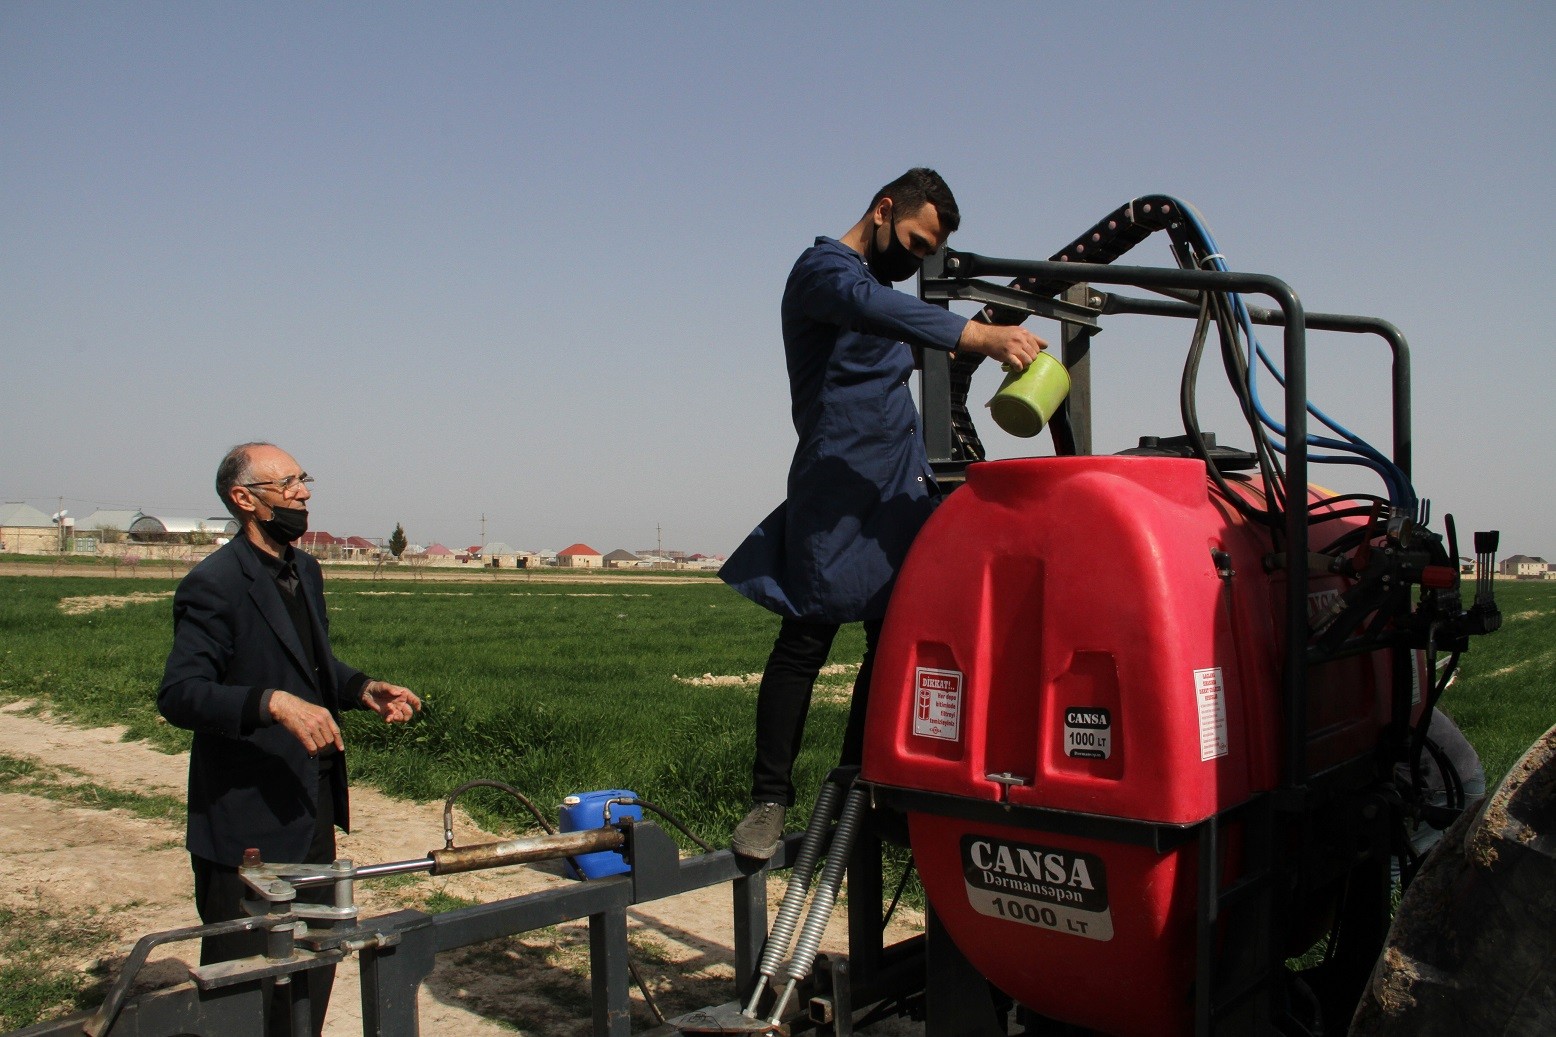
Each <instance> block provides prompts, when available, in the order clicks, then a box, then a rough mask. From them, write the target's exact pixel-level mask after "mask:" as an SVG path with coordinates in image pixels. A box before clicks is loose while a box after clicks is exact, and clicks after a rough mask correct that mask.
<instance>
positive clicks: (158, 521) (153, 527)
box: [125, 513, 238, 544]
mask: <svg viewBox="0 0 1556 1037" xmlns="http://www.w3.org/2000/svg"><path fill="white" fill-rule="evenodd" d="M125 532H127V533H128V534H129V538H130V539H131V540H134V541H136V542H137V543H142V544H195V543H206V544H209V543H211V542H213V541H215V540H217V539H220V538H225V537H231V536H235V535H237V532H238V520H237V519H235V518H232V517H231V516H230V515H216V516H212V517H211V518H179V517H177V516H173V515H147V514H144V513H142V515H141V516H140V518H138V519H136V520H135V521H134V522H131V523H130V528H129V529H128V530H126V531H125Z"/></svg>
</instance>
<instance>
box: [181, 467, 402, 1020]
mask: <svg viewBox="0 0 1556 1037" xmlns="http://www.w3.org/2000/svg"><path fill="white" fill-rule="evenodd" d="M310 482H312V479H310V478H309V476H308V474H307V473H306V472H304V471H303V470H302V468H300V467H299V466H298V464H297V462H296V460H294V459H293V458H292V456H291V455H290V454H288V453H287V452H286V451H284V450H282V449H280V448H279V447H277V446H274V445H273V444H270V443H244V444H242V445H241V446H236V447H233V448H232V450H230V451H228V453H227V456H226V457H224V458H223V459H222V462H221V465H220V466H219V467H218V469H217V473H216V492H217V495H218V496H219V497H220V498H221V501H222V504H223V505H225V506H226V508H227V510H228V511H229V512H231V513H232V515H233V516H234V517H235V518H236V519H237V520H238V522H239V523H240V525H241V527H242V528H241V530H240V531H239V533H238V535H237V536H235V537H234V538H233V539H232V541H231V542H230V543H228V544H227V545H226V546H224V547H222V548H221V549H220V550H218V551H216V552H215V553H214V554H212V555H211V556H210V557H209V558H206V559H205V560H204V561H202V562H201V563H200V564H199V565H197V566H195V567H194V568H193V569H192V570H190V572H189V575H188V576H186V577H184V580H183V582H182V583H180V584H179V586H178V592H177V594H176V595H175V596H174V599H173V649H172V651H171V652H170V653H169V654H168V659H167V667H166V670H165V671H164V674H163V678H162V689H161V691H160V692H159V693H158V695H157V707H158V709H160V710H161V712H162V715H163V716H164V717H166V718H167V719H168V721H169V722H170V723H173V724H176V725H178V726H179V727H184V728H188V729H189V730H191V731H193V732H194V733H195V735H194V744H193V746H192V747H191V749H190V752H189V828H188V836H187V840H186V843H185V845H186V846H187V847H188V849H189V853H190V860H191V864H192V866H193V868H194V878H195V906H196V908H197V909H198V911H199V913H200V919H201V920H202V921H203V922H207V923H210V922H221V921H227V920H230V919H234V918H242V917H245V912H244V910H243V906H242V901H243V899H244V894H245V887H244V885H243V882H242V880H241V879H239V878H238V867H239V865H240V864H241V863H242V860H243V851H244V850H245V849H247V848H249V847H254V848H256V849H258V850H259V852H260V854H261V856H262V857H263V858H264V859H265V860H267V861H303V862H307V863H315V864H318V863H328V862H330V861H332V860H334V859H335V828H336V826H339V827H340V828H342V829H344V830H347V831H349V830H350V828H349V822H350V816H349V813H348V807H347V798H346V761H345V748H346V747H345V742H344V741H343V740H342V738H341V733H340V714H341V713H342V712H344V711H345V710H348V709H371V710H373V711H374V712H375V713H377V714H378V715H379V716H381V717H383V719H384V720H385V721H386V722H388V723H396V722H401V721H405V720H409V719H410V718H411V717H412V716H413V715H414V714H415V712H416V711H417V710H419V709H420V708H421V700H420V699H419V698H417V697H416V695H415V694H413V693H412V692H411V691H410V690H409V689H407V688H402V687H399V686H398V685H394V684H390V683H388V682H386V681H381V680H374V679H373V678H370V677H368V676H367V675H366V674H364V673H362V672H361V671H359V670H356V669H354V668H353V667H351V666H348V665H346V664H345V663H343V662H341V661H340V660H339V659H336V658H335V655H334V653H333V652H332V651H331V650H330V641H329V616H328V614H327V613H326V611H325V606H324V582H323V577H322V575H321V574H320V571H319V563H318V562H317V561H315V560H314V559H313V558H312V557H311V556H309V555H308V554H306V553H304V552H301V551H296V550H294V549H293V547H292V542H293V541H295V540H296V539H297V538H298V537H300V536H302V534H303V533H304V532H305V531H306V530H307V528H308V510H307V502H308V500H309V498H310V496H311V494H310V493H309V489H308V484H309V483H310ZM305 892H313V893H317V894H318V899H322V900H325V901H326V902H327V901H328V888H327V887H325V888H324V889H322V890H316V891H305ZM300 899H309V898H308V897H300ZM263 946H264V944H263V934H262V933H259V934H256V933H244V934H239V935H237V936H229V937H217V938H215V939H211V940H207V941H206V942H205V945H204V946H202V948H201V954H200V961H201V963H202V964H208V963H210V962H216V961H226V960H230V959H232V958H236V957H243V956H246V955H250V954H257V953H261V952H262V950H263ZM320 972H321V973H323V972H325V970H320ZM319 979H321V980H322V981H323V982H322V983H320V982H317V981H316V982H315V983H314V989H312V990H311V991H310V994H311V1001H312V1009H313V1028H314V1032H315V1033H318V1032H320V1031H321V1030H322V1028H323V1024H324V1009H325V1007H326V1005H327V1003H328V999H329V986H330V984H331V982H332V981H333V973H332V971H330V972H329V973H328V974H324V975H320V976H319ZM320 987H322V988H323V989H319V988H320ZM283 992H284V990H283ZM283 1000H285V1001H289V1000H290V999H289V998H286V999H279V998H278V999H277V1000H276V1001H275V1002H274V1004H273V1006H272V1008H273V1010H272V1020H273V1024H275V1025H276V1026H277V1027H280V1026H281V1025H282V1024H283V1023H284V1006H283V1004H282V1001H283ZM278 1017H279V1018H278ZM282 1032H285V1031H284V1030H283V1031H282Z"/></svg>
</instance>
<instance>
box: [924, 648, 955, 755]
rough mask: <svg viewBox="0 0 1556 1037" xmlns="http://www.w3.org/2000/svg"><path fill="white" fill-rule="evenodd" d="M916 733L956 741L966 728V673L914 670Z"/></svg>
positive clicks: (927, 668)
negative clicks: (963, 677)
mask: <svg viewBox="0 0 1556 1037" xmlns="http://www.w3.org/2000/svg"><path fill="white" fill-rule="evenodd" d="M913 686H914V702H913V733H914V734H916V735H922V736H923V737H925V738H943V739H945V740H946V741H948V742H954V741H956V740H957V739H958V738H960V737H961V731H962V674H961V672H960V671H959V670H933V669H930V668H929V667H927V666H920V667H918V668H917V669H915V670H914V671H913Z"/></svg>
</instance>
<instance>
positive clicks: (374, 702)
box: [362, 681, 421, 724]
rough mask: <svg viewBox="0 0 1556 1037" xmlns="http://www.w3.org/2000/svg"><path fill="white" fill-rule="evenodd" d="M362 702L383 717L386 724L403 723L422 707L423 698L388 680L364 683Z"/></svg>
mask: <svg viewBox="0 0 1556 1037" xmlns="http://www.w3.org/2000/svg"><path fill="white" fill-rule="evenodd" d="M362 704H363V705H364V706H366V707H367V708H368V709H371V710H372V711H373V712H374V713H377V714H378V715H379V716H381V717H383V718H384V723H386V724H403V723H405V722H406V721H407V720H409V719H410V718H411V717H413V716H415V715H416V713H417V712H418V711H419V710H420V709H421V699H419V698H417V697H416V693H415V692H414V691H412V690H411V689H410V688H402V687H400V686H399V685H398V684H390V683H389V682H388V681H368V682H367V683H366V684H364V685H362Z"/></svg>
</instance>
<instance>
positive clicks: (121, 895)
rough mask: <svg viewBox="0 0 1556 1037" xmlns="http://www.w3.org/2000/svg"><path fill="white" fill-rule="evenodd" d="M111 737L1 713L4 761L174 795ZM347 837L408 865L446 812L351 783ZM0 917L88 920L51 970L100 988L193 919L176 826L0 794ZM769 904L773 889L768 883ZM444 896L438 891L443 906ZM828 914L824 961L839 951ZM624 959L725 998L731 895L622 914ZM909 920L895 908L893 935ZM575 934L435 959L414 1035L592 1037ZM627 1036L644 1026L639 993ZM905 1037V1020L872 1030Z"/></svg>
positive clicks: (419, 882)
mask: <svg viewBox="0 0 1556 1037" xmlns="http://www.w3.org/2000/svg"><path fill="white" fill-rule="evenodd" d="M121 736H122V731H120V730H119V729H116V728H95V729H83V728H79V727H74V726H71V725H68V724H64V723H60V722H56V721H54V720H52V719H50V718H49V717H47V716H45V715H36V714H34V713H32V712H31V711H30V709H29V704H28V703H11V704H9V705H6V706H4V707H0V753H3V754H5V755H8V756H12V757H20V758H27V759H31V760H35V761H37V762H38V763H40V764H42V765H45V766H47V767H49V768H53V769H54V773H55V775H56V777H57V778H58V779H60V780H69V779H71V777H72V776H75V777H76V780H82V781H90V782H92V783H95V784H96V785H99V786H105V787H107V788H111V789H118V790H124V791H131V792H138V793H141V794H147V795H149V794H158V793H161V794H166V795H172V796H177V797H180V798H181V797H182V796H183V791H184V779H185V769H186V765H187V764H186V758H185V757H184V756H182V755H179V756H169V755H166V754H163V753H160V752H158V751H156V750H154V749H152V748H149V747H148V746H146V745H145V744H144V743H139V742H125V741H122V740H121ZM351 814H352V821H353V827H354V828H355V831H354V832H352V833H351V834H350V835H342V836H341V838H340V854H341V856H343V857H349V858H351V859H352V860H354V861H356V862H357V863H359V864H366V863H375V862H384V861H399V860H409V859H414V858H420V857H423V856H425V855H426V853H427V852H428V851H429V850H431V849H434V848H437V847H441V846H442V844H443V838H442V803H441V802H436V803H410V802H405V801H400V800H393V799H390V798H388V797H386V796H384V795H383V794H381V793H379V792H378V791H377V790H375V789H372V788H367V787H362V786H358V787H356V788H354V789H353V790H352V794H351ZM456 832H457V839H458V841H459V842H460V843H461V844H463V843H467V842H479V841H482V840H484V839H490V838H496V836H493V835H491V834H490V833H483V832H481V831H479V830H478V829H477V828H475V826H474V825H473V824H471V822H470V821H469V819H468V818H467V817H458V818H457V819H456ZM0 846H3V847H4V848H5V849H4V852H3V853H0V906H3V907H6V908H11V909H13V910H18V911H27V912H42V913H44V914H47V915H49V916H51V917H54V918H66V919H68V918H72V917H82V916H90V919H91V926H90V927H93V928H95V929H96V930H98V933H99V938H98V939H97V940H96V941H95V943H94V945H93V946H92V948H91V950H90V951H89V952H88V953H85V954H80V955H78V960H73V961H66V962H61V963H60V964H61V966H62V967H66V968H78V969H82V970H85V971H88V972H90V973H92V974H93V976H94V977H95V978H96V979H97V980H98V981H99V982H101V983H102V984H103V985H104V986H106V984H107V982H109V981H111V979H112V978H113V976H114V975H115V974H116V972H117V967H118V964H119V963H120V962H122V960H123V958H124V956H125V955H126V954H127V953H128V951H129V950H130V948H131V946H132V945H133V944H134V942H135V940H136V939H137V938H138V937H140V936H141V935H143V934H145V933H148V932H155V931H161V930H166V929H173V928H177V927H181V926H186V925H194V924H197V923H198V918H197V917H196V915H195V912H194V906H193V903H192V900H191V896H190V871H189V858H188V855H187V853H186V852H185V851H184V849H183V829H182V825H181V824H175V823H172V822H167V821H154V820H146V819H143V818H140V817H136V816H134V815H132V814H131V813H129V812H128V811H125V810H120V809H94V808H87V807H81V806H73V805H69V804H67V803H62V802H60V801H58V800H55V799H50V798H43V797H40V796H35V795H28V794H19V793H5V794H0ZM568 881H570V880H568V879H566V878H564V877H562V875H561V874H560V868H559V867H553V866H549V865H542V866H534V867H518V868H511V869H506V870H501V871H487V872H476V873H471V874H467V875H456V876H448V877H443V878H431V877H428V876H418V877H416V878H415V879H413V880H406V879H401V880H398V881H397V882H394V881H391V882H387V883H374V882H371V881H365V882H363V883H361V884H360V885H359V886H358V887H357V888H358V902H359V904H360V905H361V907H362V910H363V916H364V917H370V916H372V915H375V914H382V913H384V912H386V911H390V910H394V909H396V908H399V907H407V906H408V907H433V906H437V904H438V903H439V902H441V903H443V904H447V900H446V899H443V898H447V897H455V898H461V899H463V900H467V901H481V902H489V901H493V900H498V899H502V898H505V897H511V896H517V895H521V894H525V893H529V892H533V891H536V890H541V889H545V888H548V887H551V886H555V885H558V884H561V883H566V882H568ZM769 892H770V894H771V896H772V897H773V901H774V903H773V909H774V911H775V910H776V902H777V899H778V898H781V896H782V892H783V884H782V882H781V881H780V880H777V879H775V880H773V881H771V882H770V883H769ZM440 895H441V896H440ZM842 915H843V912H842V911H841V910H839V911H838V913H837V916H836V917H835V918H834V921H833V925H832V927H831V929H830V930H829V931H828V933H827V937H826V939H825V940H824V941H823V950H843V949H845V948H846V943H847V937H846V932H845V930H844V928H843V926H842V924H841V920H842ZM629 916H630V921H629V926H630V933H631V935H630V940H631V943H632V946H633V948H634V950H633V957H634V960H635V961H636V963H637V964H638V967H639V970H640V972H642V973H643V974H644V978H645V979H646V980H647V981H648V983H649V985H650V987H651V988H652V989H653V991H654V994H655V997H656V999H658V1000H660V1002H661V1007H663V1008H664V1009H665V1010H666V1012H667V1014H670V1015H674V1014H677V1013H679V1012H685V1011H689V1010H691V1009H694V1008H697V1007H702V1006H707V1005H715V1004H721V1003H724V1002H728V1001H732V1000H734V999H735V998H736V996H737V993H736V991H735V990H734V986H733V976H734V970H733V966H732V960H733V954H732V951H731V946H732V931H731V930H732V922H731V917H730V897H729V889H728V887H727V886H717V887H713V888H711V889H705V890H697V891H693V892H690V893H686V894H683V895H681V896H678V897H674V898H671V899H668V900H663V901H656V902H654V903H651V904H647V905H643V906H641V907H638V908H634V909H632V910H631V911H630V912H629ZM921 921H922V920H921V919H920V918H919V917H917V916H916V915H914V914H913V913H912V912H904V911H903V910H901V909H899V911H898V917H897V920H894V922H893V928H894V930H895V931H894V932H893V933H892V934H890V935H891V937H892V938H900V937H902V936H906V935H908V934H909V933H911V932H913V931H915V929H916V927H917V926H918V925H920V924H921ZM196 953H197V952H194V951H193V945H191V944H183V945H176V944H175V945H172V946H170V947H168V948H166V953H165V954H164V955H162V956H161V957H157V956H154V958H153V967H152V969H151V970H150V972H149V973H148V974H147V975H148V977H149V979H151V980H152V981H154V982H155V983H157V984H158V985H160V984H164V983H173V982H178V981H180V980H182V979H183V978H184V969H185V968H186V964H185V963H186V962H192V961H195V960H197V959H196V957H195V954H196ZM356 964H357V963H356V959H355V958H354V957H353V958H350V959H348V960H347V961H346V962H345V963H344V964H343V965H342V966H341V968H340V971H339V973H338V976H337V980H336V985H335V991H336V994H335V997H334V999H333V1002H332V1004H331V1008H330V1013H329V1021H328V1023H327V1026H326V1030H325V1032H326V1033H327V1034H330V1035H338V1037H346V1035H350V1034H359V1033H361V1032H362V1024H361V1009H360V1005H359V1004H358V1003H357V1000H356V997H355V993H356V990H357V969H356ZM587 973H588V944H587V925H586V924H585V923H578V924H569V925H562V926H558V927H555V928H554V929H550V930H543V931H539V932H536V933H533V934H530V935H528V936H526V937H523V938H509V939H506V940H501V941H494V942H493V943H491V944H485V945H481V946H478V947H473V948H467V949H466V950H464V951H460V952H453V953H450V954H446V955H444V956H442V957H441V958H440V959H439V963H438V966H437V968H436V970H435V971H434V972H433V974H432V975H431V976H430V977H429V979H428V980H427V982H426V983H425V984H423V987H422V990H421V995H420V1010H421V1024H422V1032H423V1033H427V1034H439V1035H448V1037H484V1035H487V1034H499V1033H507V1034H511V1033H513V1032H515V1031H517V1032H520V1033H525V1034H536V1035H539V1034H587V1033H588V1032H589V1007H588V1006H589V994H588V981H587ZM633 998H634V1029H639V1030H641V1029H646V1028H648V1027H649V1026H650V1025H651V1019H650V1017H649V1015H648V1013H647V1011H646V1009H644V1008H643V1005H642V1001H641V996H640V995H639V994H638V992H637V991H636V990H634V991H633ZM871 1032H872V1033H878V1034H912V1033H916V1032H921V1030H919V1029H917V1028H914V1027H911V1026H909V1025H908V1024H906V1023H888V1024H882V1025H881V1026H880V1027H877V1028H872V1031H871Z"/></svg>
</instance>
